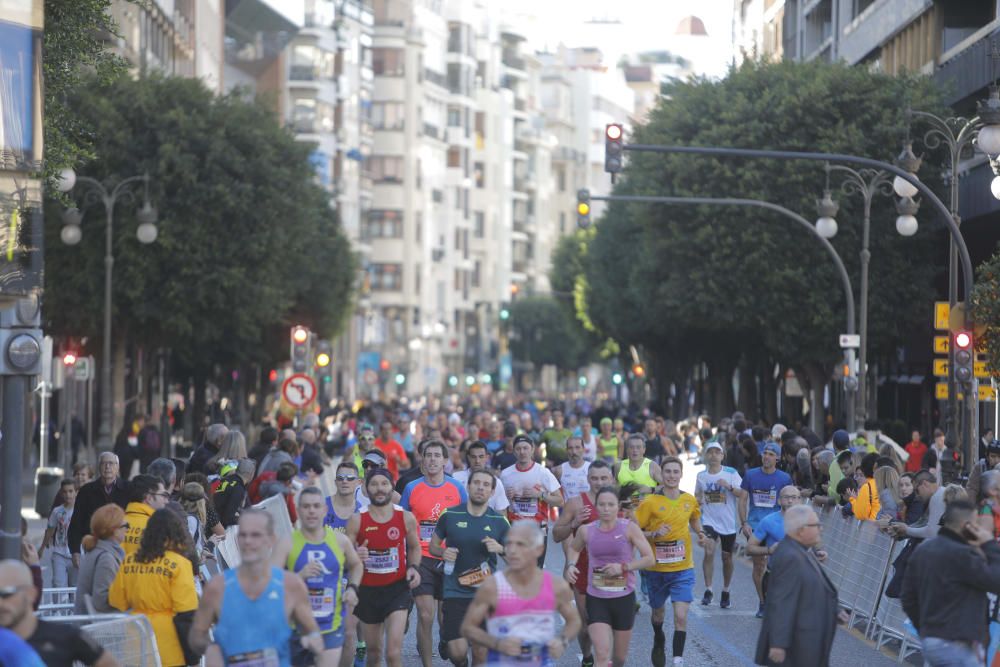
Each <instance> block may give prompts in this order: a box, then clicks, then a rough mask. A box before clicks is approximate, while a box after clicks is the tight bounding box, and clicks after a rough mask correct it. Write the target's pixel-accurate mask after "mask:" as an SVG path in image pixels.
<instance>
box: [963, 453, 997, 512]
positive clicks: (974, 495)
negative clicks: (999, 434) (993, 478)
mask: <svg viewBox="0 0 1000 667" xmlns="http://www.w3.org/2000/svg"><path fill="white" fill-rule="evenodd" d="M985 449H986V455H985V456H984V457H983V458H981V459H979V460H978V461H976V465H974V466H972V472H971V473H970V474H969V483H968V484H967V485H966V488H967V489H968V490H969V498H970V499H971V500H972V501H973V502H975V503H978V502H981V501H982V496H981V494H980V489H979V484H980V481H979V480H980V478H981V477H982V475H983V473H985V472H986V471H987V470H996V469H997V466H998V465H1000V441H997V440H992V441H991V442H990V443H989V444H988V445H986V447H985Z"/></svg>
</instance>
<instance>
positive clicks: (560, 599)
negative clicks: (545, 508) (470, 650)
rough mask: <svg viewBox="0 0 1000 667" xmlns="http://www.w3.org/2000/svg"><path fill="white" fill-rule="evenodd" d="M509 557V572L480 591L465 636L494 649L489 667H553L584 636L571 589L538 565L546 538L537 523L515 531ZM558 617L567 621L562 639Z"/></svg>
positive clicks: (507, 551)
mask: <svg viewBox="0 0 1000 667" xmlns="http://www.w3.org/2000/svg"><path fill="white" fill-rule="evenodd" d="M504 553H505V555H504V559H505V560H506V561H507V567H506V568H505V569H504V570H503V571H501V572H497V573H496V574H494V575H492V576H489V577H487V578H486V581H484V582H483V584H482V585H481V586H480V587H479V590H477V591H476V596H475V597H474V598H473V600H472V604H470V605H469V611H468V612H466V614H465V620H464V621H463V622H462V636H464V637H465V638H466V639H468V640H469V641H470V642H472V644H473V645H478V646H484V647H486V648H487V649H488V651H489V652H488V658H487V662H486V664H487V665H489V667H551V666H553V665H554V664H555V661H556V660H558V659H559V658H560V657H561V656H562V654H563V653H564V652H565V650H566V646H567V645H569V643H570V642H571V641H572V640H573V637H574V636H575V635H576V634H577V633H578V632H579V631H580V615H579V614H578V613H577V611H576V605H574V604H573V594H572V592H571V591H570V588H569V584H567V583H566V582H565V581H564V580H562V579H560V578H559V577H555V576H553V575H552V573H550V572H545V571H543V570H542V569H541V568H540V567H539V566H538V561H539V560H540V559H541V558H542V557H543V556H544V553H545V533H543V532H542V529H541V527H540V526H539V525H538V524H537V523H536V522H534V521H528V520H524V521H517V522H515V523H514V524H513V525H512V526H511V527H510V530H508V531H507V539H506V541H505V543H504ZM557 613H558V614H561V615H562V617H563V619H564V620H565V625H564V626H563V628H562V633H561V634H560V633H558V632H557V629H556V628H557V626H556V614H557ZM483 625H485V626H486V629H485V630H484V629H483ZM602 667H603V666H602Z"/></svg>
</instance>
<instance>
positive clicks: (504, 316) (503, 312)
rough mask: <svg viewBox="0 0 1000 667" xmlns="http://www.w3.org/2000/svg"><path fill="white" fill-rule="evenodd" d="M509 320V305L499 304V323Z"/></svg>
mask: <svg viewBox="0 0 1000 667" xmlns="http://www.w3.org/2000/svg"><path fill="white" fill-rule="evenodd" d="M509 319H510V305H509V304H506V303H503V304H500V321H501V322H506V321H507V320H509Z"/></svg>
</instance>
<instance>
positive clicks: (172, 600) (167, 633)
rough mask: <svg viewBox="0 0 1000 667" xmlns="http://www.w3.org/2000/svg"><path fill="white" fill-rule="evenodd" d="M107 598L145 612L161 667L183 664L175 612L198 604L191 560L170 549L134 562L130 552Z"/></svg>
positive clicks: (117, 605) (117, 606) (120, 606)
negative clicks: (155, 557) (152, 558)
mask: <svg viewBox="0 0 1000 667" xmlns="http://www.w3.org/2000/svg"><path fill="white" fill-rule="evenodd" d="M133 504H134V503H133ZM108 602H109V603H110V604H111V606H112V607H114V608H115V609H120V610H121V611H131V613H133V614H145V615H146V617H147V618H149V622H150V625H152V626H153V633H154V634H155V635H156V647H157V648H158V649H159V652H160V663H161V664H162V665H163V667H183V665H184V664H185V662H184V651H183V650H182V649H181V644H180V640H179V639H178V638H177V629H176V628H175V627H174V614H178V613H181V612H185V611H193V610H195V609H197V608H198V594H197V592H196V591H195V587H194V572H193V570H192V567H191V561H189V560H188V559H187V558H185V557H184V556H181V555H180V554H178V553H175V552H173V551H167V552H166V553H164V554H163V556H162V557H161V558H157V559H156V560H154V561H152V562H150V563H139V562H136V560H135V554H129V555H127V556H125V560H124V561H123V562H122V566H121V569H120V570H118V575H117V576H116V577H115V580H114V582H112V584H111V589H110V590H109V591H108Z"/></svg>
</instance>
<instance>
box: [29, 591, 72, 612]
mask: <svg viewBox="0 0 1000 667" xmlns="http://www.w3.org/2000/svg"><path fill="white" fill-rule="evenodd" d="M75 605H76V588H43V589H42V599H41V600H39V602H38V615H39V616H43V617H45V618H50V617H52V616H72V615H73V607H74V606H75Z"/></svg>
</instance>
